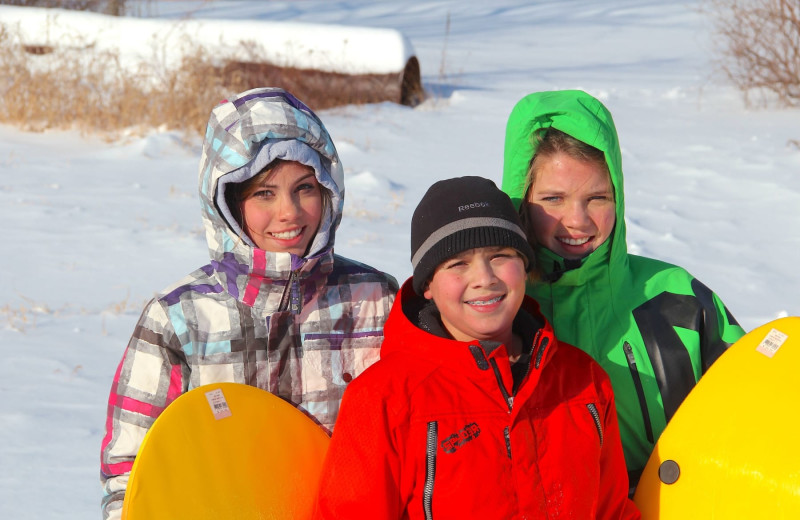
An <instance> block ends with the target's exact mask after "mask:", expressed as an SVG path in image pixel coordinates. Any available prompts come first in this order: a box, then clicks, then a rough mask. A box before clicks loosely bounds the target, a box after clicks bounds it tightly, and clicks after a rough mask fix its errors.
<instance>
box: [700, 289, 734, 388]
mask: <svg viewBox="0 0 800 520" xmlns="http://www.w3.org/2000/svg"><path fill="white" fill-rule="evenodd" d="M692 290H693V291H694V294H695V297H696V298H697V301H698V302H699V303H700V309H701V312H702V317H701V320H702V327H701V330H700V334H701V337H700V356H701V359H702V362H703V373H704V374H705V373H706V370H708V368H709V367H710V366H711V364H712V363H713V362H714V361H716V360H717V358H718V357H720V356H721V355H722V353H723V352H725V350H727V348H728V347H730V346H731V345H732V344H733V343H735V342H736V341H738V340H739V338H741V337H742V336H744V329H742V327H740V326H739V323H738V322H737V321H736V318H734V317H733V315H732V314H731V313H730V311H729V310H728V308H727V307H726V306H725V304H724V303H722V300H720V299H719V296H717V295H716V294H714V293H713V292H712V291H711V289H709V288H708V287H706V286H705V285H703V284H702V283H701V282H700V281H699V280H697V279H696V278H695V279H693V280H692Z"/></svg>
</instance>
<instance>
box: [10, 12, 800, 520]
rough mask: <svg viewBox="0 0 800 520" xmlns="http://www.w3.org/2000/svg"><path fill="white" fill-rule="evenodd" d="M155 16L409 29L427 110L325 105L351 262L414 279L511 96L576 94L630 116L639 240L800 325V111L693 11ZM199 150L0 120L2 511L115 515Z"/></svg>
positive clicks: (198, 235) (737, 298) (191, 251)
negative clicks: (116, 403) (752, 75)
mask: <svg viewBox="0 0 800 520" xmlns="http://www.w3.org/2000/svg"><path fill="white" fill-rule="evenodd" d="M147 5H148V6H149V7H148V9H147V11H148V12H149V13H150V14H152V15H157V16H161V17H166V18H172V19H176V20H177V19H180V18H181V17H183V16H184V15H185V14H186V13H187V12H190V13H191V15H192V16H194V17H196V18H208V19H223V18H231V19H248V20H271V21H292V22H310V23H331V24H347V25H363V26H370V27H385V28H394V29H398V30H399V31H401V32H402V33H404V34H405V35H406V36H407V37H408V38H409V39H410V41H411V43H412V44H413V46H414V48H415V49H416V52H417V56H418V57H419V60H420V64H421V68H422V75H423V82H424V84H425V87H426V89H427V90H428V92H429V93H431V94H432V97H431V99H429V100H428V101H426V102H425V103H424V104H423V105H421V106H419V107H417V108H415V109H410V108H408V107H403V106H398V105H393V104H389V103H385V104H378V105H369V106H362V107H345V108H339V109H334V110H329V111H325V112H321V116H322V118H323V120H324V121H325V123H326V125H327V126H328V129H329V130H330V132H331V134H332V135H333V137H334V139H335V140H336V143H337V146H338V149H339V152H340V154H341V156H342V160H343V163H344V165H345V170H346V183H347V200H346V204H345V218H344V220H343V223H342V226H341V228H340V231H339V233H338V234H337V237H338V243H337V248H336V249H337V252H338V253H341V254H343V255H345V256H349V257H353V258H355V259H358V260H362V261H365V262H367V263H370V264H372V265H375V266H376V267H379V268H381V269H384V270H386V271H389V272H391V273H392V274H394V275H395V276H396V277H397V278H398V279H399V280H403V279H405V278H406V277H407V276H409V275H410V273H411V269H410V262H409V245H408V243H409V220H410V216H411V213H412V211H413V209H414V207H415V205H416V203H417V201H418V200H419V198H420V197H421V196H422V194H423V193H424V191H425V190H426V189H427V187H428V186H429V185H430V184H431V183H432V182H433V181H435V180H438V179H441V178H446V177H452V176H457V175H465V174H478V175H483V176H486V177H489V178H492V179H494V180H495V181H496V182H498V184H499V182H500V177H501V171H502V154H503V132H504V127H505V122H506V117H507V115H508V113H509V112H510V110H511V108H512V106H513V105H514V103H515V102H516V101H517V100H518V99H519V98H521V97H522V96H524V95H525V94H527V93H529V92H532V91H536V90H550V89H560V88H582V89H584V90H587V91H588V92H590V93H592V94H594V95H595V96H598V97H599V98H600V99H601V100H603V101H604V103H606V105H607V106H608V107H609V109H610V110H611V112H612V114H613V115H614V117H615V120H616V123H617V129H618V131H619V134H620V140H621V142H622V147H623V161H624V168H625V174H626V203H627V210H628V211H627V219H628V231H629V247H630V249H631V250H632V251H633V252H637V253H640V254H644V255H648V256H653V257H656V258H660V259H663V260H667V261H670V262H674V263H678V264H681V265H683V266H684V267H686V268H687V269H688V270H689V271H690V272H692V273H693V274H695V275H696V276H697V277H698V278H699V279H700V280H702V281H703V282H704V283H706V285H708V286H709V287H711V288H712V289H713V290H715V291H716V292H717V293H718V294H719V295H720V296H721V297H722V299H723V300H724V301H725V302H726V304H727V305H728V307H729V308H730V310H731V311H732V312H733V314H734V315H735V316H736V317H737V318H738V319H739V321H740V322H741V323H742V325H743V326H744V327H745V328H746V329H748V330H750V329H752V328H754V327H756V326H758V325H760V324H762V323H765V322H767V321H770V320H772V319H774V318H777V317H780V316H785V315H798V314H800V303H798V298H797V293H798V290H800V283H798V278H797V276H796V274H795V273H796V269H797V266H798V265H800V234H798V230H799V229H800V212H798V210H797V208H798V207H800V149H798V147H797V146H796V145H793V144H791V141H792V140H798V139H800V124H798V121H800V117H799V116H798V112H797V111H788V110H784V111H780V110H759V111H751V110H748V109H746V108H745V107H744V106H743V103H742V100H741V98H740V96H739V95H738V93H737V92H736V91H734V90H733V89H732V88H731V87H729V86H726V85H724V84H721V83H720V82H719V81H716V80H715V79H714V78H713V77H712V76H711V74H710V70H711V65H710V62H711V58H712V55H711V52H710V35H709V32H708V30H709V24H708V22H707V20H705V19H704V17H703V15H701V14H700V13H699V12H698V11H697V9H696V7H697V4H696V3H693V2H692V3H680V4H677V3H676V4H671V3H667V2H661V1H658V0H614V1H610V0H609V1H596V0H580V1H561V0H547V1H541V2H536V3H535V4H534V3H531V2H527V1H523V0H495V1H493V2H483V1H479V0H469V1H467V0H461V1H455V0H429V1H418V2H407V1H401V0H385V1H377V2H376V1H373V0H349V1H327V0H313V1H270V2H247V1H238V2H237V1H224V2H223V1H217V2H214V1H206V2H200V1H198V2H185V1H183V2H178V1H170V2H167V1H163V2H157V1H153V2H147ZM448 19H449V32H448V31H447V29H446V27H447V21H448ZM210 108H211V107H209V110H210ZM198 159H199V138H197V139H195V140H194V142H193V143H192V144H191V145H188V146H187V145H182V144H181V138H180V136H178V135H176V134H171V133H153V134H151V135H149V136H148V137H145V138H135V139H128V140H122V141H119V142H113V143H106V142H104V141H103V140H102V139H100V138H81V137H80V136H79V135H77V134H75V133H71V132H66V133H65V132H48V133H45V134H21V133H20V132H19V131H18V130H16V129H15V128H12V127H8V126H5V127H4V126H0V218H2V220H3V221H4V222H6V225H5V226H3V227H2V228H0V242H2V244H4V245H3V255H2V269H0V287H2V288H3V289H2V292H0V355H1V356H2V363H0V468H2V471H0V518H3V519H10V520H22V519H37V520H46V519H50V518H67V519H76V520H77V519H86V518H97V517H98V516H99V500H100V494H101V492H100V488H99V484H98V472H99V446H100V439H101V436H102V433H103V424H104V420H105V406H106V399H107V395H108V389H109V386H110V383H111V378H112V375H113V372H114V369H115V368H116V364H117V362H118V361H119V358H120V356H121V354H122V352H123V349H124V347H125V344H126V343H127V340H128V337H129V335H130V333H131V332H132V329H133V326H134V324H135V321H136V319H137V317H138V314H139V312H140V310H141V307H142V305H143V303H144V302H145V300H146V299H148V298H149V297H150V296H151V295H152V294H153V293H154V292H156V291H158V290H159V289H161V288H163V287H164V286H166V285H167V284H169V283H170V282H172V281H174V280H176V279H178V278H179V277H181V276H183V275H184V274H186V273H188V272H190V271H191V270H193V269H194V268H196V267H198V266H200V265H202V264H204V263H206V261H207V259H208V256H207V251H206V245H205V240H204V237H203V234H202V232H201V222H200V212H199V204H198V200H197V196H196V172H197V162H198Z"/></svg>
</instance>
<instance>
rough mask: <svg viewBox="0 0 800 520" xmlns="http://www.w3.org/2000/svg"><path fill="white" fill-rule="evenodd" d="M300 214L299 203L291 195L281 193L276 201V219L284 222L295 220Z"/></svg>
mask: <svg viewBox="0 0 800 520" xmlns="http://www.w3.org/2000/svg"><path fill="white" fill-rule="evenodd" d="M299 213H300V201H299V200H298V199H297V197H295V196H293V194H292V193H282V194H281V195H280V197H279V199H278V217H279V218H280V219H281V220H284V221H291V220H294V219H295V218H297V215H298V214H299Z"/></svg>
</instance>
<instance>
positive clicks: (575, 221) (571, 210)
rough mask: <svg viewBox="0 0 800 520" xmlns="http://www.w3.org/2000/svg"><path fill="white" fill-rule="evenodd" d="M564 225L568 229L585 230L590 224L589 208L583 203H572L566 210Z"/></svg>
mask: <svg viewBox="0 0 800 520" xmlns="http://www.w3.org/2000/svg"><path fill="white" fill-rule="evenodd" d="M561 220H562V222H563V224H564V225H565V226H566V227H568V228H584V227H586V223H587V222H590V221H591V219H590V218H589V208H587V207H586V204H583V202H581V201H572V202H571V203H570V204H568V205H567V207H566V208H565V210H564V215H563V217H562V219H561Z"/></svg>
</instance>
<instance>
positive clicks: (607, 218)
mask: <svg viewBox="0 0 800 520" xmlns="http://www.w3.org/2000/svg"><path fill="white" fill-rule="evenodd" d="M616 221H617V218H616V211H615V209H614V208H613V207H612V208H609V209H604V210H603V211H601V212H599V214H598V215H597V217H596V218H595V222H596V225H597V229H598V231H599V232H600V235H602V237H603V238H604V239H605V238H608V236H610V235H611V232H612V231H614V224H615V223H616Z"/></svg>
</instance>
